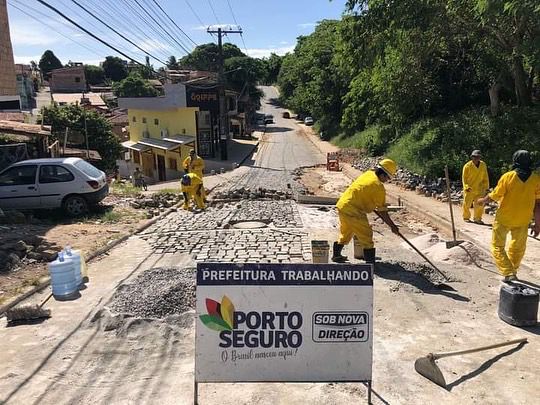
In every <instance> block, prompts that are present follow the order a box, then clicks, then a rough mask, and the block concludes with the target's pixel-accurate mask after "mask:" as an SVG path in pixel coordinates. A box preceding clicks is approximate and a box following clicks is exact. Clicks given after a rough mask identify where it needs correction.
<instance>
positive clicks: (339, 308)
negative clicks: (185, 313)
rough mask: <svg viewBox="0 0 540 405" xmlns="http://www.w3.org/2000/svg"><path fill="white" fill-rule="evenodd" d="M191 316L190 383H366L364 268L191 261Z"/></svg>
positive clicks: (368, 296) (367, 293) (368, 304)
mask: <svg viewBox="0 0 540 405" xmlns="http://www.w3.org/2000/svg"><path fill="white" fill-rule="evenodd" d="M196 312H197V319H196V342H195V382H196V383H197V382H263V381H264V382H330V381H332V382H337V381H348V382H352V381H369V382H370V381H371V375H372V374H371V371H372V356H373V270H372V266H371V265H364V264H362V265H358V264H355V265H350V264H337V265H336V264H234V263H199V264H198V265H197V303H196Z"/></svg>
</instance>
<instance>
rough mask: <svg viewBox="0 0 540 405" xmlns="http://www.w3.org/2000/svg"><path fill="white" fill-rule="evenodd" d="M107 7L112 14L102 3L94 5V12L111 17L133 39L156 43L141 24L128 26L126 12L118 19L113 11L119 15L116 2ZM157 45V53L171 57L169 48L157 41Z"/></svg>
mask: <svg viewBox="0 0 540 405" xmlns="http://www.w3.org/2000/svg"><path fill="white" fill-rule="evenodd" d="M88 5H89V4H88ZM106 5H107V6H108V7H109V9H110V12H109V9H107V7H102V6H101V5H100V2H98V3H97V4H93V11H94V12H96V13H98V14H101V15H105V16H107V17H109V18H110V19H111V20H112V21H113V22H114V23H115V24H116V25H117V26H118V27H121V28H122V29H123V30H124V31H125V32H128V33H130V34H131V35H132V37H133V38H135V39H136V40H138V41H140V42H143V43H144V42H146V41H147V40H150V41H154V39H153V38H151V37H150V36H148V35H147V34H146V33H145V32H144V31H142V30H141V29H140V28H139V24H131V25H130V26H128V24H127V23H125V22H124V21H125V17H126V13H125V11H122V17H117V15H118V14H115V11H113V10H112V9H113V8H114V10H116V13H118V8H117V7H116V3H115V2H112V3H106ZM132 28H134V29H135V30H136V31H138V32H135V31H134V30H132ZM139 33H140V34H141V35H140V34H139ZM157 44H158V48H159V49H157V48H156V49H155V52H159V54H160V56H162V57H165V58H166V57H167V56H169V55H170V50H169V49H168V48H165V47H164V46H163V45H162V44H161V43H160V42H159V41H157Z"/></svg>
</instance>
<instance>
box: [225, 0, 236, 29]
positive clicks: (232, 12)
mask: <svg viewBox="0 0 540 405" xmlns="http://www.w3.org/2000/svg"><path fill="white" fill-rule="evenodd" d="M227 4H228V5H229V10H231V15H232V18H233V20H234V23H235V24H236V25H237V26H238V21H236V17H235V16H234V11H233V9H232V6H231V2H230V1H229V0H227Z"/></svg>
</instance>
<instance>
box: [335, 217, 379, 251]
mask: <svg viewBox="0 0 540 405" xmlns="http://www.w3.org/2000/svg"><path fill="white" fill-rule="evenodd" d="M338 216H339V238H338V241H337V242H338V243H339V244H341V245H346V244H348V243H349V242H350V241H351V239H352V237H353V236H356V238H357V239H358V243H359V244H360V245H362V247H363V248H364V249H371V248H373V247H374V246H375V245H374V244H373V230H372V229H371V225H369V222H368V219H367V215H366V214H359V215H356V216H351V215H345V214H342V213H341V212H339V211H338Z"/></svg>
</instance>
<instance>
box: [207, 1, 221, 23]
mask: <svg viewBox="0 0 540 405" xmlns="http://www.w3.org/2000/svg"><path fill="white" fill-rule="evenodd" d="M207 1H208V5H209V6H210V8H211V9H212V13H214V17H215V18H216V21H217V23H218V24H221V23H220V22H219V18H218V16H217V14H216V10H214V6H213V5H212V1H211V0H207Z"/></svg>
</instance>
